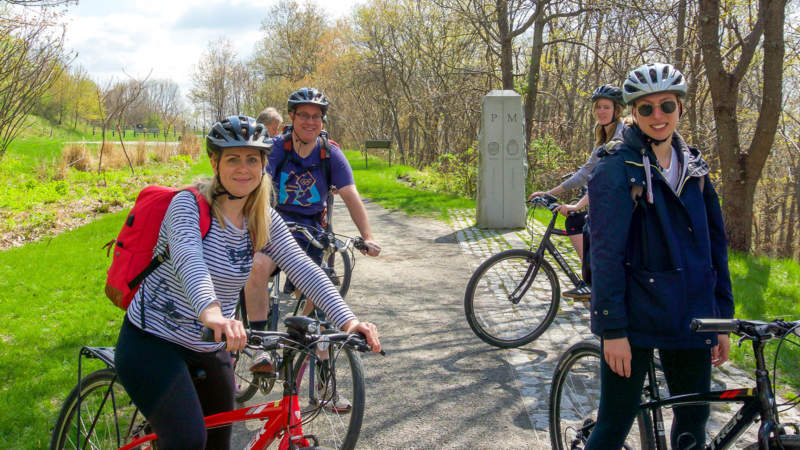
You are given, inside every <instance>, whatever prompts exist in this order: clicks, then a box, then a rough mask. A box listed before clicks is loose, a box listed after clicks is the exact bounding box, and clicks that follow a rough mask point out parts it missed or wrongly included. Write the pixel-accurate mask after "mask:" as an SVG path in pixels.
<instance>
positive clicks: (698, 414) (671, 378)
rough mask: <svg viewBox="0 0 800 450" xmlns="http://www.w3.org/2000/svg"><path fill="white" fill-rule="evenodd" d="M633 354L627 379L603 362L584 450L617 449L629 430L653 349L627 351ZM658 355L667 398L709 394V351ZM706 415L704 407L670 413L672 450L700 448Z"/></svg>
mask: <svg viewBox="0 0 800 450" xmlns="http://www.w3.org/2000/svg"><path fill="white" fill-rule="evenodd" d="M601 354H602V353H601ZM631 354H632V356H633V359H632V361H631V377H630V378H625V377H621V376H619V375H617V374H616V373H614V372H613V371H612V370H611V367H609V365H608V364H606V362H605V359H604V360H603V364H602V370H601V373H600V380H601V381H600V383H601V387H600V408H599V410H598V412H597V425H595V427H594V430H592V434H591V435H590V437H589V442H587V444H586V450H596V449H614V450H617V449H619V448H621V447H622V443H623V442H624V440H625V436H627V435H628V431H629V430H630V428H631V425H633V420H634V419H635V417H636V413H637V412H638V409H637V407H638V405H639V402H640V400H641V395H642V385H643V383H644V377H645V375H646V374H647V370H648V368H649V364H648V361H649V358H650V356H651V355H652V354H653V349H649V348H640V347H631ZM659 355H660V356H661V365H662V366H663V367H664V377H665V378H666V379H667V386H668V387H669V392H670V395H678V394H690V393H695V392H708V391H709V389H710V386H711V350H710V349H707V348H703V349H685V350H659ZM710 411H711V408H710V407H709V406H708V404H705V405H696V406H681V407H676V408H674V413H675V418H674V420H673V422H672V431H671V432H670V442H671V447H670V448H673V449H676V450H677V449H687V448H703V446H704V445H705V439H706V436H705V429H706V422H707V421H708V416H709V414H710ZM693 444H694V445H695V446H694V447H692V445H693Z"/></svg>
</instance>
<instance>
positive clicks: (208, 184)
mask: <svg viewBox="0 0 800 450" xmlns="http://www.w3.org/2000/svg"><path fill="white" fill-rule="evenodd" d="M217 180H218V178H217V177H214V178H207V179H205V180H202V181H199V182H198V183H197V189H198V190H199V191H200V193H202V194H203V197H205V199H206V201H208V204H209V205H211V213H212V214H213V215H214V217H216V219H217V222H219V225H220V227H222V228H225V220H224V219H223V218H222V209H221V208H220V204H219V202H217V201H216V198H214V193H215V192H218V191H221V190H222V186H220V185H219V182H218V181H217ZM223 195H225V194H223ZM271 199H272V177H271V176H270V175H269V174H268V173H265V174H264V175H263V176H262V177H261V184H259V186H258V187H257V188H255V189H254V190H253V192H251V193H250V194H249V195H248V196H247V200H245V202H244V210H243V213H244V217H245V220H246V222H247V231H248V233H249V234H250V241H251V242H252V243H253V250H254V251H259V250H261V249H262V248H264V246H265V245H267V243H268V242H269V227H270V225H271V224H272V217H271V216H270V211H269V208H270V200H271Z"/></svg>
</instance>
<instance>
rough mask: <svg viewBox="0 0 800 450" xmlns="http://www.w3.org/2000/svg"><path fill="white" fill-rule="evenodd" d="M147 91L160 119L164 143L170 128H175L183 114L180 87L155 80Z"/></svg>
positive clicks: (167, 81)
mask: <svg viewBox="0 0 800 450" xmlns="http://www.w3.org/2000/svg"><path fill="white" fill-rule="evenodd" d="M147 91H148V94H149V97H150V100H151V101H152V102H153V106H154V107H155V109H156V111H157V112H158V116H159V118H160V119H161V124H162V127H163V128H164V129H163V130H162V131H163V135H164V143H166V142H167V135H168V134H169V129H170V127H175V124H176V123H177V122H178V120H179V119H180V117H181V113H182V112H183V105H182V103H181V90H180V87H179V86H178V83H176V82H174V81H172V80H155V81H153V82H151V83H149V84H148V87H147Z"/></svg>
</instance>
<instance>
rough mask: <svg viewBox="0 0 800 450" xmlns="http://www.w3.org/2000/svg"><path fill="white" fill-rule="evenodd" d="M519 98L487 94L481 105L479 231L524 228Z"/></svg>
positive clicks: (525, 167) (523, 157) (524, 171)
mask: <svg viewBox="0 0 800 450" xmlns="http://www.w3.org/2000/svg"><path fill="white" fill-rule="evenodd" d="M524 123H525V118H524V113H523V111H522V97H520V95H519V94H517V93H516V92H514V91H506V90H503V91H491V92H489V93H488V94H487V95H486V96H485V97H483V102H482V104H481V129H480V134H479V136H478V144H479V148H480V163H479V167H478V201H477V222H478V227H480V228H520V227H524V226H525V212H526V208H525V179H526V176H527V173H528V159H527V158H526V155H525V130H524Z"/></svg>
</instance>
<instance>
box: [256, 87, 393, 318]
mask: <svg viewBox="0 0 800 450" xmlns="http://www.w3.org/2000/svg"><path fill="white" fill-rule="evenodd" d="M328 105H329V103H328V99H327V98H326V97H325V95H323V94H322V92H320V91H318V90H317V89H314V88H302V89H299V90H297V91H295V92H294V93H292V95H291V96H290V97H289V101H288V109H289V118H290V121H291V127H289V128H287V130H286V132H285V133H284V134H283V135H281V136H277V137H275V138H274V140H273V147H272V152H271V153H270V155H269V158H268V164H267V171H268V172H269V174H270V175H271V176H272V182H273V186H274V189H275V193H276V197H277V204H276V205H275V209H276V210H277V211H278V212H279V213H280V214H281V216H282V217H283V218H284V219H286V220H287V221H292V222H298V223H303V224H307V225H314V226H317V227H321V226H322V223H323V222H324V213H325V208H326V207H327V203H326V197H327V194H328V191H329V190H332V191H333V192H335V193H337V194H338V195H339V196H340V197H341V198H342V201H344V204H345V206H347V209H348V211H349V212H350V218H351V219H352V220H353V222H354V223H355V225H356V227H357V228H358V231H359V232H360V234H361V237H362V238H364V242H365V243H366V244H367V246H368V247H369V250H367V251H364V250H362V253H365V254H367V255H370V256H377V255H378V254H379V253H380V250H381V247H380V245H378V244H377V243H376V242H375V241H374V240H373V236H372V232H371V230H370V226H369V218H368V217H367V210H366V208H364V204H363V203H362V201H361V197H360V196H359V194H358V190H357V189H356V185H355V183H354V181H353V171H352V169H351V168H350V164H349V163H348V162H347V159H346V158H345V156H344V154H343V153H342V151H341V149H340V148H339V147H338V146H337V145H336V144H335V143H333V142H330V141H328V142H329V144H328V145H327V148H326V146H325V145H323V144H322V143H323V139H324V138H323V136H322V134H323V133H324V131H323V130H322V126H323V123H324V119H325V114H326V113H327V111H328ZM325 159H327V162H325V161H324V160H325ZM326 165H327V169H326V167H325V166H326ZM326 171H327V172H329V173H328V174H327V176H326V173H325V172H326ZM328 180H330V186H329V183H328ZM295 238H296V239H297V240H298V243H299V244H300V246H301V247H303V248H305V249H307V250H306V251H307V252H308V254H309V256H311V258H312V259H314V260H315V261H316V262H317V263H319V262H321V258H322V251H321V250H320V249H318V248H316V247H314V246H313V245H307V244H308V243H307V242H306V241H305V237H304V236H302V235H295ZM275 268H276V266H275V263H274V262H273V261H272V260H271V259H270V258H269V257H268V256H266V255H264V254H263V253H261V252H257V253H256V255H255V257H254V260H253V269H252V271H251V272H250V278H249V279H248V281H247V284H246V285H245V297H246V300H247V304H248V307H247V310H248V311H257V310H258V309H259V308H255V307H251V306H250V305H251V304H252V305H256V304H258V302H266V301H267V290H266V287H267V281H268V280H269V277H270V275H271V274H272V273H273V272H274V270H275ZM309 308H310V306H309ZM309 312H310V309H309V310H308V311H305V313H309ZM266 319H267V318H266V317H251V318H250V323H251V325H252V326H254V327H258V326H261V324H262V323H263V325H264V326H265V325H266Z"/></svg>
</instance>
